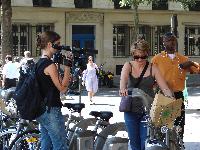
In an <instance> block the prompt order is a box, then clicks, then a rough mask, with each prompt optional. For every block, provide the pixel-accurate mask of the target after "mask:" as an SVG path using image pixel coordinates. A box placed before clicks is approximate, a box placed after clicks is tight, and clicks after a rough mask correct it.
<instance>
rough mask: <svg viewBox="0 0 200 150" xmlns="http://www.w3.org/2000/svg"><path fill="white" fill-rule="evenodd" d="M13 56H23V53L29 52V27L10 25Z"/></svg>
mask: <svg viewBox="0 0 200 150" xmlns="http://www.w3.org/2000/svg"><path fill="white" fill-rule="evenodd" d="M12 33H13V55H14V56H23V55H24V51H27V50H29V47H28V46H29V43H28V41H29V25H22V24H21V25H19V24H14V25H12Z"/></svg>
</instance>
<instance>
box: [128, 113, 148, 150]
mask: <svg viewBox="0 0 200 150" xmlns="http://www.w3.org/2000/svg"><path fill="white" fill-rule="evenodd" d="M124 119H125V124H126V128H127V131H128V136H129V140H130V145H131V149H132V150H144V149H145V140H146V139H147V120H146V115H145V114H137V113H134V112H125V113H124Z"/></svg>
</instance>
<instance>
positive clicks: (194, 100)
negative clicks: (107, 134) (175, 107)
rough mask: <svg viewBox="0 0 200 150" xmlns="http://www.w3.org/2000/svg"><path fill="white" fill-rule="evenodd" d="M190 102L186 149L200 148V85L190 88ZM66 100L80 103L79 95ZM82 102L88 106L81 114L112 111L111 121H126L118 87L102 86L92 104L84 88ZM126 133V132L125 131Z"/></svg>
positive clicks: (187, 107)
mask: <svg viewBox="0 0 200 150" xmlns="http://www.w3.org/2000/svg"><path fill="white" fill-rule="evenodd" d="M188 93H189V97H188V103H186V125H185V134H184V142H185V146H186V150H199V149H200V134H199V125H200V111H199V110H200V87H189V88H188ZM65 102H68V103H69V102H72V103H78V102H79V96H67V100H65ZM81 102H82V103H85V105H86V107H85V108H84V109H83V111H82V113H81V115H82V116H84V117H85V118H88V117H91V116H90V115H89V112H90V111H92V110H96V111H112V112H113V117H112V118H111V119H110V123H115V122H124V117H123V113H121V112H119V110H118V108H119V103H120V97H119V94H118V88H100V89H99V91H98V92H97V93H96V96H95V97H94V102H95V104H92V105H91V104H90V102H89V100H88V97H87V92H86V91H85V90H83V92H82V96H81ZM63 113H69V112H68V110H67V109H65V108H64V109H63ZM123 134H124V133H123Z"/></svg>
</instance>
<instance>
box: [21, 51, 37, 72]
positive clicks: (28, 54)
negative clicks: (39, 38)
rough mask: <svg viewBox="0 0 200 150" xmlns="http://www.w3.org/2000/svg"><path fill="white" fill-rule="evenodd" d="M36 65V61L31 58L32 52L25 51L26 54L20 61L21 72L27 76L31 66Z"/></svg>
mask: <svg viewBox="0 0 200 150" xmlns="http://www.w3.org/2000/svg"><path fill="white" fill-rule="evenodd" d="M31 64H35V62H34V59H33V58H32V57H31V52H30V51H25V52H24V57H23V58H22V59H21V61H20V65H21V66H20V67H21V71H22V72H23V73H24V74H26V73H27V70H28V67H29V65H31Z"/></svg>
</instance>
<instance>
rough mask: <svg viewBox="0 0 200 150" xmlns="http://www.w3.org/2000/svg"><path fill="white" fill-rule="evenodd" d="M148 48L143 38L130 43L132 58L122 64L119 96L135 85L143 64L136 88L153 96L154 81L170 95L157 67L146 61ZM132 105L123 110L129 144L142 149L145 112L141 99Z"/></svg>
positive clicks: (124, 94) (145, 135)
mask: <svg viewBox="0 0 200 150" xmlns="http://www.w3.org/2000/svg"><path fill="white" fill-rule="evenodd" d="M149 49H150V48H149V44H148V42H147V41H145V40H138V41H137V42H135V43H133V44H132V46H131V55H132V57H133V59H132V61H129V62H126V63H125V64H124V66H123V68H122V72H121V80H120V91H119V94H120V96H128V88H134V87H135V84H136V83H137V81H138V78H139V77H140V75H141V72H142V71H143V69H144V67H145V65H147V69H146V72H145V73H144V76H143V78H142V80H141V82H140V83H139V85H138V86H137V88H139V89H141V90H143V91H144V92H145V93H147V94H148V95H149V96H151V97H152V98H154V96H155V95H154V91H153V85H154V83H155V81H156V82H157V83H158V85H159V87H160V89H161V90H162V91H163V93H164V94H165V95H168V96H170V97H172V93H171V91H170V89H169V88H168V86H167V84H166V82H165V80H164V79H163V77H162V76H161V74H160V72H159V70H158V68H157V67H156V66H154V65H153V64H150V63H148V60H147V59H148V55H149ZM133 100H134V99H133ZM132 107H133V108H132V111H131V112H124V119H125V124H126V127H127V131H128V135H129V139H130V145H131V148H132V150H144V148H145V140H146V138H147V126H146V123H147V120H146V117H145V116H146V114H145V112H144V109H143V104H142V102H141V101H139V103H134V105H133V104H132Z"/></svg>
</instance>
